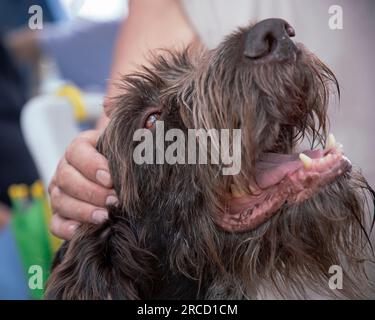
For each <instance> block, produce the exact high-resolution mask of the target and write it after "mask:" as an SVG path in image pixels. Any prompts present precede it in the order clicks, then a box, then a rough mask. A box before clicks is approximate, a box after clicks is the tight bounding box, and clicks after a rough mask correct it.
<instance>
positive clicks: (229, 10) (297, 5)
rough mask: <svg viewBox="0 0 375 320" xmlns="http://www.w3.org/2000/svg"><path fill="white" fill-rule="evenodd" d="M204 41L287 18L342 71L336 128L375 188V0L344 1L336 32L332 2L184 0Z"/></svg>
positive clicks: (335, 109)
mask: <svg viewBox="0 0 375 320" xmlns="http://www.w3.org/2000/svg"><path fill="white" fill-rule="evenodd" d="M181 1H182V3H183V6H184V8H185V11H186V15H187V16H188V18H189V19H190V21H191V23H192V25H193V26H194V27H195V29H196V31H197V33H198V35H199V36H200V38H201V40H202V41H203V42H204V43H205V44H206V45H207V46H208V47H209V48H212V47H215V46H216V45H217V44H218V43H219V42H220V41H221V40H222V39H223V37H224V36H226V35H228V34H229V33H231V32H232V31H234V30H235V29H236V28H237V27H239V26H246V25H247V24H249V23H250V22H255V21H259V20H262V19H265V18H271V17H278V18H283V19H285V20H287V21H288V22H289V23H290V24H291V25H292V26H293V27H294V28H295V30H296V38H295V39H296V41H300V42H303V43H304V44H305V45H306V46H307V47H308V48H309V49H310V50H311V51H313V52H314V53H316V54H317V55H318V56H319V57H320V58H321V59H322V60H323V61H324V62H326V63H327V64H328V65H329V66H330V68H331V69H332V70H333V71H334V73H335V74H336V76H337V78H338V80H339V82H340V84H341V90H342V99H341V103H340V107H338V103H336V104H335V103H334V104H333V105H332V106H331V109H330V114H331V124H332V125H331V127H332V130H331V131H332V132H333V133H334V134H335V136H336V138H337V140H338V141H339V142H341V143H343V144H344V150H345V151H346V154H347V155H348V156H349V158H350V159H351V160H352V162H353V163H354V164H355V165H358V166H360V167H361V168H362V169H363V172H364V174H365V176H366V178H368V180H369V182H370V184H371V185H372V186H375V165H374V163H375V160H374V159H375V137H374V134H375V129H374V128H375V125H374V121H375V109H374V108H375V105H374V100H375V88H374V83H375V61H374V56H375V55H374V52H375V42H374V35H373V31H374V30H375V28H374V27H375V19H374V16H375V1H372V0H362V1H351V0H338V1H335V2H334V4H339V5H340V6H341V7H342V9H343V29H342V30H331V29H330V28H329V25H328V20H329V18H330V17H331V14H329V12H328V10H329V7H330V6H331V5H332V4H333V3H331V2H330V1H326V0H315V1H310V0H261V1H259V0H231V1H229V0H181Z"/></svg>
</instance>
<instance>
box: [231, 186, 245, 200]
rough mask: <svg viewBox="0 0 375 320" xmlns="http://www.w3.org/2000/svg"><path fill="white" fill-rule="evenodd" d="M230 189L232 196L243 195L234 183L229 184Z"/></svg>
mask: <svg viewBox="0 0 375 320" xmlns="http://www.w3.org/2000/svg"><path fill="white" fill-rule="evenodd" d="M230 189H231V192H232V196H233V197H234V198H241V197H242V196H244V195H245V192H243V191H241V190H239V189H238V188H237V186H236V185H234V184H231V185H230Z"/></svg>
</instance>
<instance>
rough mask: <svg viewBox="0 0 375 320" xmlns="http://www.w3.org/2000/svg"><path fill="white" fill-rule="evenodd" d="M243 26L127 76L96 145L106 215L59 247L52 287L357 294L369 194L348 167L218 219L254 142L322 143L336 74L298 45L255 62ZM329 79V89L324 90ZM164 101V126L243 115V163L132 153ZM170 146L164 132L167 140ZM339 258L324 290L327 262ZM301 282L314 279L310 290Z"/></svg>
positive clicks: (106, 291) (140, 295)
mask: <svg viewBox="0 0 375 320" xmlns="http://www.w3.org/2000/svg"><path fill="white" fill-rule="evenodd" d="M245 32H246V29H241V30H239V31H238V32H236V33H234V34H232V35H231V36H229V37H228V38H227V39H226V40H225V41H224V42H223V43H222V44H221V45H220V46H219V47H218V48H216V49H215V50H211V51H208V50H201V51H200V52H199V53H197V52H196V51H195V52H192V51H190V50H189V49H187V50H185V51H183V52H182V53H174V52H171V53H164V54H163V55H160V56H157V57H154V58H153V59H152V66H151V67H149V68H143V71H141V72H139V73H136V74H133V75H130V76H127V77H125V79H124V84H123V92H124V94H123V95H122V96H120V97H119V98H118V99H117V100H116V103H115V108H114V112H113V114H112V117H111V122H110V124H109V126H108V127H107V129H106V130H105V132H104V134H103V135H102V137H101V139H100V141H99V144H98V150H99V151H100V152H101V153H103V154H104V155H105V156H106V157H107V158H108V160H109V165H110V171H111V174H112V177H113V180H114V187H115V190H116V192H117V194H118V196H119V200H120V201H119V204H118V206H112V207H109V220H108V222H106V223H104V224H103V225H83V226H82V227H80V228H79V230H78V233H77V234H76V236H75V237H74V238H73V240H71V241H70V242H68V243H66V244H65V245H64V246H63V248H62V249H61V251H60V255H61V257H60V258H59V259H58V261H57V263H56V264H55V267H54V269H53V272H52V274H51V277H50V279H49V283H48V287H47V292H46V297H47V298H52V299H153V298H193V299H194V298H223V299H232V298H239V299H242V298H250V299H251V298H259V297H261V296H262V292H263V291H264V290H266V291H267V290H271V291H272V292H276V293H277V295H278V296H280V297H289V298H290V297H296V298H303V297H308V296H309V294H310V293H311V292H313V293H317V294H319V295H321V296H324V297H332V298H334V297H342V298H345V297H346V298H359V297H363V296H365V297H366V296H367V295H368V291H366V289H368V288H367V286H366V283H367V281H368V280H367V279H366V273H365V268H364V261H365V260H366V259H367V258H368V257H369V240H368V235H367V234H368V233H367V232H368V231H369V230H368V229H369V228H368V227H367V226H368V225H369V223H368V222H369V220H368V217H369V215H368V213H369V212H370V211H371V210H369V208H368V196H372V197H373V196H374V194H372V195H371V188H370V187H369V186H368V184H367V182H366V181H365V179H364V178H363V177H362V176H361V174H360V173H359V172H357V171H355V170H354V169H353V170H351V171H350V172H347V173H345V174H343V175H341V176H340V177H338V178H337V179H336V180H335V181H334V182H332V183H330V184H328V185H326V186H324V187H322V188H321V190H320V191H319V192H318V193H315V194H314V195H313V196H312V197H311V198H309V199H308V200H306V201H304V202H302V203H295V204H288V203H286V204H284V205H282V206H281V208H280V209H279V210H278V211H277V213H276V214H274V215H273V217H272V218H270V219H269V220H268V221H267V222H265V223H263V224H262V225H261V226H259V227H258V228H256V229H255V230H250V231H246V232H238V233H236V232H233V233H232V232H226V231H223V230H222V229H221V228H219V227H218V226H217V225H216V224H215V219H216V217H217V216H220V214H221V212H223V210H224V208H225V201H224V199H226V197H227V195H228V190H229V189H230V186H231V185H232V184H235V185H237V186H238V187H239V188H243V189H247V188H248V185H249V180H250V179H252V178H253V177H254V174H255V166H256V163H257V160H258V158H259V157H260V156H261V154H263V153H264V152H275V153H286V154H291V153H293V152H296V150H297V148H298V145H299V144H300V142H301V141H302V140H303V139H304V138H308V139H310V142H311V145H314V146H316V145H318V144H321V145H324V143H325V140H326V133H327V129H328V118H327V106H328V100H329V96H330V94H331V91H332V90H334V89H338V84H337V81H336V78H335V76H334V75H333V73H332V72H331V71H330V70H329V68H328V67H327V66H325V65H324V64H323V63H322V62H321V61H320V60H319V59H318V58H317V57H316V56H314V55H313V54H311V53H309V52H308V51H307V50H306V49H305V48H303V47H302V46H301V45H299V49H300V51H299V53H298V55H297V57H296V59H292V60H290V61H283V62H269V63H259V62H256V61H251V60H249V59H247V58H246V57H245V56H244V55H243V51H244V50H243V46H244V37H245ZM331 89H332V90H331ZM154 110H157V111H158V112H161V120H163V121H164V124H165V130H168V129H171V128H180V129H182V130H183V131H184V132H185V133H186V132H187V129H188V128H203V129H210V128H219V129H220V128H227V129H235V128H241V129H242V166H241V172H240V173H239V174H238V175H236V176H223V175H221V174H220V173H219V171H220V166H218V165H212V164H208V165H189V164H186V165H169V164H163V165H157V164H155V165H146V164H145V165H137V164H135V163H134V161H133V150H134V148H135V147H136V145H137V144H138V142H134V141H133V133H134V132H135V130H137V129H139V128H142V127H143V125H144V122H145V118H146V117H147V115H148V114H149V113H150V112H152V111H154ZM166 147H167V145H166ZM332 265H340V266H342V267H343V269H344V279H343V289H342V290H336V291H335V290H330V289H329V286H328V281H329V277H330V276H331V274H329V269H330V267H331V266H332ZM309 292H310V293H309Z"/></svg>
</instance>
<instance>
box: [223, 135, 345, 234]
mask: <svg viewBox="0 0 375 320" xmlns="http://www.w3.org/2000/svg"><path fill="white" fill-rule="evenodd" d="M350 169H351V163H350V161H349V159H348V158H346V157H345V156H344V154H343V150H342V145H341V144H339V143H336V141H335V138H334V136H333V135H330V136H329V138H328V143H327V146H326V147H325V149H324V150H308V151H304V152H303V153H300V154H291V155H288V154H276V153H266V154H264V155H263V156H262V157H261V158H260V159H259V161H258V163H257V174H256V181H254V182H253V183H250V185H249V190H248V191H246V192H244V191H239V190H237V189H236V187H235V186H232V196H231V199H230V200H229V202H228V203H227V205H226V209H225V212H224V214H223V215H221V216H220V217H219V218H217V221H216V223H217V224H218V225H219V226H220V227H221V228H223V229H224V230H226V231H230V232H242V231H249V230H252V229H255V228H257V227H258V226H260V225H261V224H262V223H264V222H266V221H267V220H268V219H269V218H271V217H272V216H273V215H274V214H275V213H276V212H277V211H278V210H279V209H280V208H281V207H282V206H283V205H292V204H296V203H300V202H303V201H305V200H307V199H308V198H310V197H311V196H313V195H314V194H316V193H317V192H319V190H321V189H322V188H323V187H324V186H325V185H327V184H329V183H331V182H333V181H334V180H336V179H337V178H338V177H340V176H341V175H343V174H345V173H346V172H348V171H350Z"/></svg>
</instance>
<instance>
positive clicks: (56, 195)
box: [48, 130, 118, 239]
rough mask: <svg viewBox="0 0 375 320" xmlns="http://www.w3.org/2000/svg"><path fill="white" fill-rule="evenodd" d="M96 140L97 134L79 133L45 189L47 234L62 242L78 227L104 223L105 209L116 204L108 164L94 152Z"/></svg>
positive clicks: (98, 132)
mask: <svg viewBox="0 0 375 320" xmlns="http://www.w3.org/2000/svg"><path fill="white" fill-rule="evenodd" d="M99 136H100V131H99V130H96V131H94V130H91V131H85V132H83V133H81V134H80V135H79V136H78V137H77V138H76V139H75V140H74V141H73V142H72V143H71V144H70V146H69V147H68V148H67V150H66V152H65V156H64V157H63V158H62V159H61V161H60V163H59V165H58V167H57V170H56V173H55V175H54V177H53V179H52V182H51V184H50V186H49V189H48V191H49V193H50V197H51V207H52V210H53V213H54V218H53V221H52V224H51V231H52V233H54V234H55V235H56V236H58V237H61V238H63V239H70V238H71V236H72V234H73V233H74V231H75V229H76V227H77V226H78V225H80V224H81V223H87V222H89V223H97V224H98V223H102V222H104V221H105V220H106V219H108V212H107V210H106V209H105V207H106V205H109V204H115V203H117V202H118V200H117V197H116V194H115V191H114V190H113V189H112V179H111V176H110V174H109V169H108V162H107V160H106V159H105V157H104V156H103V155H101V154H100V153H99V152H98V151H97V150H96V149H95V145H96V143H97V141H98V138H99Z"/></svg>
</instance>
